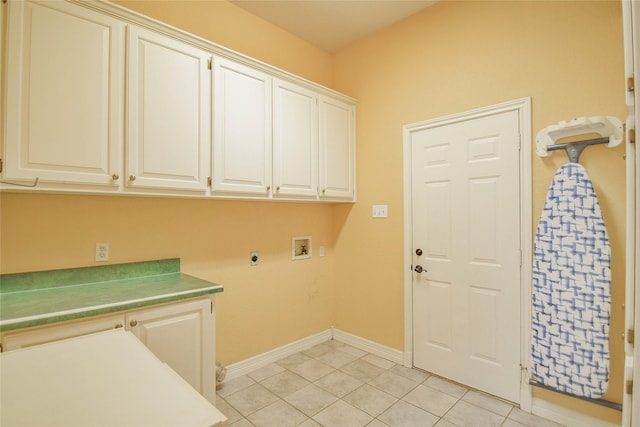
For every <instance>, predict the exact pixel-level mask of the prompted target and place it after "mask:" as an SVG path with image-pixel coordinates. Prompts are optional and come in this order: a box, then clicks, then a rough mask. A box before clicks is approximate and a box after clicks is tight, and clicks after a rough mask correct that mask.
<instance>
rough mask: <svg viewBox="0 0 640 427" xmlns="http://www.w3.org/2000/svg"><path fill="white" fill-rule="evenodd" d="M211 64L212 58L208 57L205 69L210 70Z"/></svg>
mask: <svg viewBox="0 0 640 427" xmlns="http://www.w3.org/2000/svg"><path fill="white" fill-rule="evenodd" d="M212 63H213V57H210V58H209V60H208V61H207V67H208V68H209V69H211V67H212Z"/></svg>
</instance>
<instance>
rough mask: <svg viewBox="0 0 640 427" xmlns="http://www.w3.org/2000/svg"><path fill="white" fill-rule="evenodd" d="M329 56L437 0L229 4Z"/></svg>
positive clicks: (247, 0)
mask: <svg viewBox="0 0 640 427" xmlns="http://www.w3.org/2000/svg"><path fill="white" fill-rule="evenodd" d="M230 1H231V3H233V4H235V5H236V6H239V7H241V8H242V9H244V10H246V11H247V12H249V13H251V14H253V15H256V16H259V17H260V18H262V19H264V20H266V21H268V22H271V23H272V24H274V25H276V26H278V27H280V28H282V29H284V30H285V31H288V32H289V33H291V34H294V35H296V36H298V37H300V38H301V39H303V40H306V41H307V42H309V43H311V44H312V45H314V46H317V47H319V48H321V49H323V50H326V51H327V52H331V53H333V52H336V51H337V50H338V49H340V48H342V47H344V46H347V45H348V44H350V43H352V42H354V41H356V40H358V39H360V38H362V37H365V36H368V35H370V34H373V33H375V32H376V31H378V30H381V29H382V28H384V27H386V26H389V25H391V24H393V23H394V22H397V21H400V20H401V19H403V18H406V17H407V16H409V15H412V14H414V13H416V12H418V11H419V10H422V9H424V8H425V7H427V6H429V5H431V4H433V3H435V2H436V0H230Z"/></svg>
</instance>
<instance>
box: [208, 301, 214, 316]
mask: <svg viewBox="0 0 640 427" xmlns="http://www.w3.org/2000/svg"><path fill="white" fill-rule="evenodd" d="M209 303H210V304H211V314H213V301H211V300H209Z"/></svg>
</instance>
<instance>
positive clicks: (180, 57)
mask: <svg viewBox="0 0 640 427" xmlns="http://www.w3.org/2000/svg"><path fill="white" fill-rule="evenodd" d="M128 36H129V39H128V47H129V50H128V57H129V61H128V69H127V70H128V82H129V86H128V94H129V96H128V105H127V106H128V140H127V142H128V150H127V170H128V172H129V173H128V176H127V185H128V186H131V187H155V188H178V189H187V190H206V187H207V175H208V172H209V157H210V154H209V153H210V151H209V147H210V131H209V120H210V101H209V100H210V92H211V86H210V85H211V81H210V78H209V70H208V61H209V57H210V55H209V54H208V53H207V52H205V51H203V50H200V49H197V48H195V47H192V46H190V45H187V44H185V43H182V42H180V41H178V40H174V39H172V38H169V37H165V36H162V35H159V34H157V33H153V32H151V31H147V30H144V29H141V28H137V27H130V28H129V33H128ZM132 177H135V179H133V178H132Z"/></svg>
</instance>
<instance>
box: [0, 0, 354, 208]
mask: <svg viewBox="0 0 640 427" xmlns="http://www.w3.org/2000/svg"><path fill="white" fill-rule="evenodd" d="M2 12H3V13H5V12H6V16H2V17H3V18H5V20H6V24H7V28H6V31H4V32H2V33H1V34H2V35H3V36H5V37H6V39H5V40H4V42H5V43H4V45H5V49H4V52H2V53H3V54H4V55H5V58H4V60H5V62H4V64H5V68H4V70H3V71H5V70H6V80H5V83H6V84H5V85H0V86H1V88H2V89H3V90H4V92H3V93H0V97H1V98H2V99H0V106H1V107H4V108H3V110H2V111H1V112H0V113H1V114H0V123H1V124H2V126H4V128H2V127H1V126H0V129H2V131H0V137H2V140H1V141H0V143H2V154H1V157H0V178H1V180H2V181H3V183H0V190H1V191H36V192H38V191H43V192H46V191H68V192H78V193H93V194H104V193H117V194H139V195H158V196H187V197H212V198H236V199H247V200H249V199H253V200H299V201H324V202H333V201H335V202H353V201H355V101H354V100H353V99H351V98H349V97H347V96H344V95H341V94H339V93H337V92H334V91H332V90H330V89H327V88H324V87H322V86H320V85H317V84H315V83H313V82H310V81H307V80H305V79H302V78H299V77H296V76H294V75H292V74H289V73H287V72H284V71H282V70H279V69H277V68H275V67H271V66H269V65H267V64H264V63H261V62H259V61H256V60H253V59H251V58H248V57H246V56H243V55H241V54H238V53H235V52H233V51H230V50H228V49H225V48H223V47H221V46H218V45H216V44H214V43H211V42H208V41H206V40H203V39H201V38H198V37H195V36H192V35H190V34H188V33H185V32H184V31H181V30H179V29H176V28H172V27H170V26H167V25H165V24H163V23H161V22H157V21H154V20H152V19H150V18H146V17H144V16H142V15H140V14H137V13H133V12H131V11H128V10H127V9H125V8H123V7H121V6H118V5H117V4H114V3H113V2H108V1H104V2H103V1H97V2H93V1H91V2H80V1H62V0H15V1H9V2H8V4H6V5H2ZM3 23H4V22H3ZM36 178H39V182H38V185H37V186H36V187H35V188H25V187H18V186H13V185H11V184H6V183H4V182H7V181H9V182H11V183H13V184H19V185H28V184H30V183H33V182H34V180H35V179H36Z"/></svg>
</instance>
